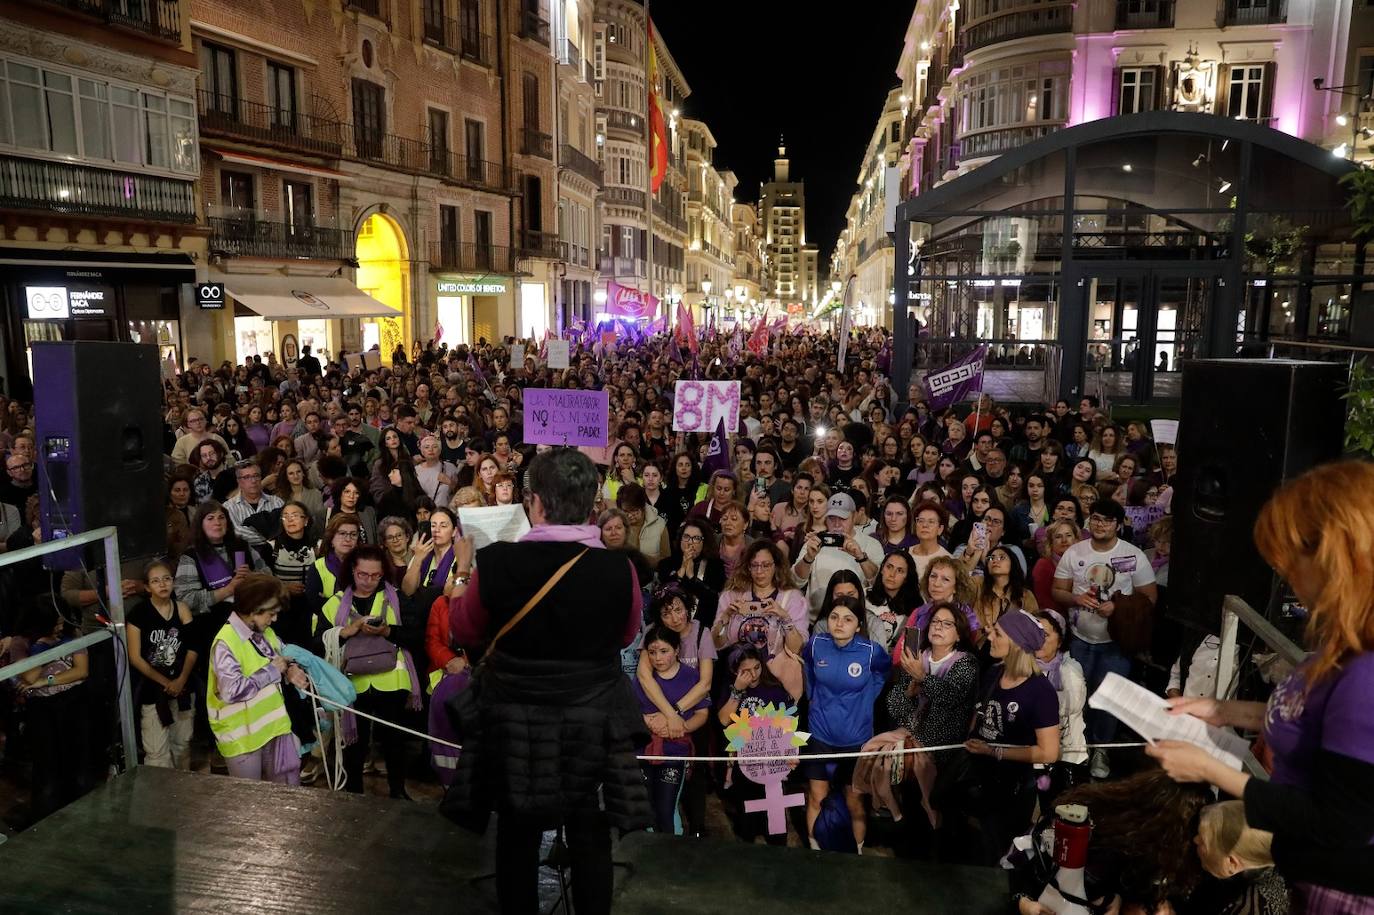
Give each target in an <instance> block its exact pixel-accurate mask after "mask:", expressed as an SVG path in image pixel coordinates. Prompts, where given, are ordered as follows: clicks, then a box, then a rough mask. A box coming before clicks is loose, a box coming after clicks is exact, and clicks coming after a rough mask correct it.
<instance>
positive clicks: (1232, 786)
mask: <svg viewBox="0 0 1374 915" xmlns="http://www.w3.org/2000/svg"><path fill="white" fill-rule="evenodd" d="M1255 544H1256V545H1257V546H1258V547H1259V551H1260V553H1261V554H1262V555H1263V556H1264V558H1265V561H1267V562H1268V563H1269V564H1270V565H1271V566H1273V567H1274V569H1275V570H1276V571H1277V572H1278V573H1279V574H1280V575H1282V576H1283V577H1284V578H1285V579H1286V580H1287V582H1288V584H1289V586H1290V587H1291V588H1292V589H1293V592H1294V593H1295V594H1296V595H1297V597H1298V600H1299V601H1300V602H1301V603H1302V605H1303V606H1304V607H1306V608H1307V611H1308V614H1309V618H1308V625H1307V641H1308V645H1307V647H1308V648H1309V649H1310V650H1311V652H1312V654H1311V655H1310V656H1309V657H1308V659H1307V660H1306V661H1304V662H1303V663H1302V664H1301V665H1300V666H1299V667H1298V669H1297V670H1295V671H1294V672H1293V673H1292V674H1291V675H1290V676H1289V677H1288V678H1287V679H1286V680H1285V681H1284V682H1282V683H1281V684H1279V686H1278V688H1276V689H1275V690H1274V692H1273V694H1272V695H1271V696H1270V697H1269V702H1268V703H1267V704H1265V703H1259V702H1236V701H1219V700H1215V699H1206V698H1180V699H1174V700H1172V702H1171V705H1172V709H1173V711H1174V712H1175V713H1176V714H1191V715H1195V716H1197V717H1198V718H1201V719H1203V720H1205V721H1207V722H1208V723H1209V724H1213V725H1217V726H1224V725H1231V726H1234V727H1237V728H1240V729H1242V730H1251V731H1255V730H1263V732H1264V736H1265V740H1266V741H1267V743H1268V745H1269V747H1270V749H1271V750H1272V752H1273V757H1274V769H1273V777H1272V779H1271V780H1269V781H1264V780H1262V779H1258V778H1252V777H1250V776H1249V775H1247V774H1245V773H1244V772H1241V771H1236V770H1232V769H1230V768H1228V767H1226V766H1225V764H1223V763H1221V762H1218V761H1217V760H1214V759H1212V758H1211V757H1210V756H1208V755H1206V754H1205V753H1204V752H1203V751H1202V750H1199V749H1197V748H1195V747H1193V746H1191V745H1188V744H1183V743H1176V742H1161V743H1159V744H1158V745H1157V746H1156V747H1154V748H1152V749H1150V750H1148V751H1147V752H1149V753H1150V755H1151V756H1154V757H1155V758H1156V759H1158V760H1159V761H1160V763H1161V764H1162V765H1163V766H1164V769H1165V771H1167V772H1168V773H1169V774H1170V775H1171V776H1172V777H1173V778H1174V779H1176V780H1177V781H1186V782H1195V781H1204V782H1210V783H1211V784H1213V785H1215V786H1217V787H1218V788H1219V789H1221V790H1222V791H1223V792H1225V793H1227V794H1230V795H1234V796H1236V797H1239V798H1243V799H1244V801H1245V819H1246V822H1247V823H1248V825H1249V826H1251V827H1253V828H1255V829H1262V830H1266V831H1269V832H1272V833H1273V834H1274V844H1273V853H1274V862H1275V864H1276V865H1277V867H1278V870H1279V873H1280V874H1282V875H1283V877H1284V879H1285V881H1286V882H1287V883H1288V885H1289V886H1290V887H1291V888H1292V889H1291V893H1292V909H1291V911H1292V912H1293V915H1366V913H1374V844H1372V842H1374V710H1371V704H1370V700H1371V697H1374V464H1370V463H1365V462H1358V461H1345V462H1339V463H1332V464H1325V465H1322V466H1320V467H1317V468H1315V469H1313V470H1309V471H1308V472H1307V473H1305V474H1303V475H1302V476H1300V477H1298V478H1297V479H1294V480H1292V481H1290V482H1288V483H1286V484H1285V485H1284V486H1283V487H1282V488H1280V489H1279V491H1278V492H1277V493H1275V494H1274V496H1273V498H1271V499H1270V500H1269V502H1268V504H1266V505H1265V506H1264V508H1263V509H1262V510H1261V511H1260V516H1259V520H1258V521H1257V522H1256V523H1255Z"/></svg>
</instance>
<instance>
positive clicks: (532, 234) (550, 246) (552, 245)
mask: <svg viewBox="0 0 1374 915" xmlns="http://www.w3.org/2000/svg"><path fill="white" fill-rule="evenodd" d="M520 256H521V257H546V258H551V259H557V258H558V257H559V249H558V234H557V233H556V232H536V231H534V230H533V229H522V230H521V232H520Z"/></svg>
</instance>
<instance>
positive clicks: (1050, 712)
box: [973, 664, 1059, 747]
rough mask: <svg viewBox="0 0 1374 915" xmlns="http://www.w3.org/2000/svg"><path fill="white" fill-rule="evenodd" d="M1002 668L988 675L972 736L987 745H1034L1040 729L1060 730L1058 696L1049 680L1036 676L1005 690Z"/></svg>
mask: <svg viewBox="0 0 1374 915" xmlns="http://www.w3.org/2000/svg"><path fill="white" fill-rule="evenodd" d="M1001 677H1002V665H1001V664H998V665H996V666H995V667H993V668H992V669H991V670H989V671H988V672H987V676H986V678H985V679H984V681H983V690H982V693H981V695H982V698H981V699H979V700H978V704H977V705H976V706H975V707H974V714H975V720H974V723H973V736H974V737H976V738H978V739H979V740H985V741H987V742H988V743H1002V744H1009V745H1011V746H1014V747H1033V746H1035V732H1036V731H1038V730H1039V729H1040V728H1054V729H1055V731H1056V733H1057V732H1058V729H1059V694H1058V693H1056V692H1055V691H1054V685H1053V684H1051V683H1050V681H1049V679H1048V678H1046V677H1042V676H1039V675H1037V676H1034V677H1031V678H1029V679H1028V680H1026V682H1024V683H1022V684H1021V685H1019V686H1013V687H1012V688H1011V689H1003V688H1002V685H1001V683H1000V682H999V681H1000V680H1001Z"/></svg>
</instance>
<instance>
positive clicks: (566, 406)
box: [525, 341, 611, 446]
mask: <svg viewBox="0 0 1374 915" xmlns="http://www.w3.org/2000/svg"><path fill="white" fill-rule="evenodd" d="M550 342H552V341H550ZM610 407H611V405H610V395H609V394H608V393H607V392H606V391H562V390H556V389H553V388H526V389H525V441H526V442H527V443H529V444H531V445H572V446H583V445H591V446H604V445H605V444H606V427H607V425H608V424H609V422H610Z"/></svg>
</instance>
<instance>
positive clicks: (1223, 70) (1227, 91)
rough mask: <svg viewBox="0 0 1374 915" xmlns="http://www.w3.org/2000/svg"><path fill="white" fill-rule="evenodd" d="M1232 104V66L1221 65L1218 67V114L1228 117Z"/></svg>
mask: <svg viewBox="0 0 1374 915" xmlns="http://www.w3.org/2000/svg"><path fill="white" fill-rule="evenodd" d="M1230 104H1231V65H1230V64H1220V65H1218V67H1217V98H1216V112H1215V113H1216V114H1219V115H1222V116H1223V117H1224V116H1225V115H1226V112H1227V110H1228V107H1229V105H1230Z"/></svg>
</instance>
